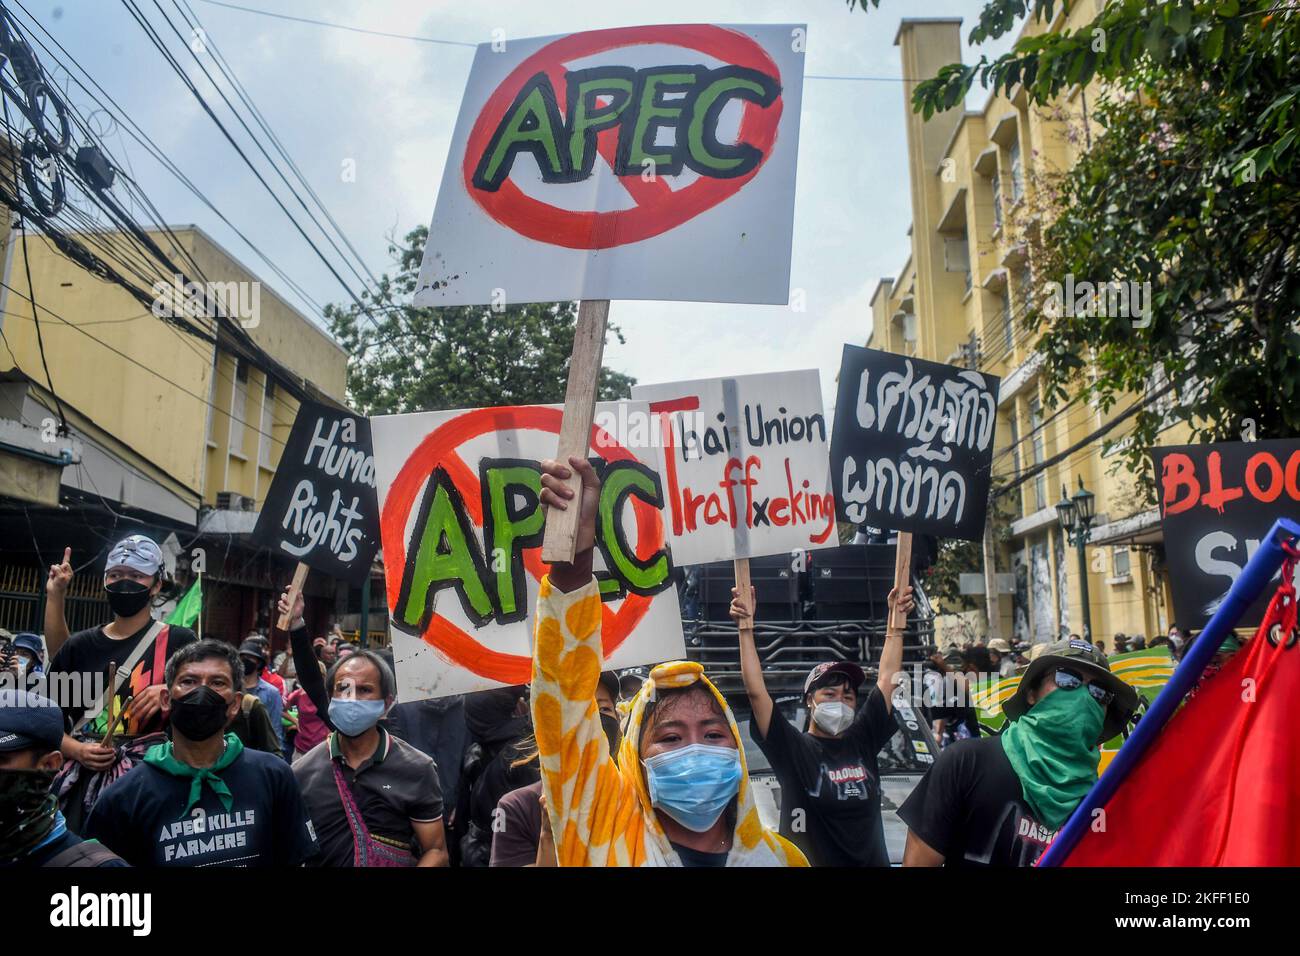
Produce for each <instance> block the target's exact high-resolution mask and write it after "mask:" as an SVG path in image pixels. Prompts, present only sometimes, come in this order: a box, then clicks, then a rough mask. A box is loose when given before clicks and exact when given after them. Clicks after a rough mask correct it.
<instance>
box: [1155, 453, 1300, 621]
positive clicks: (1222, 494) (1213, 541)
mask: <svg viewBox="0 0 1300 956" xmlns="http://www.w3.org/2000/svg"><path fill="white" fill-rule="evenodd" d="M1151 458H1152V460H1153V461H1154V463H1155V467H1156V490H1157V491H1158V492H1159V496H1160V525H1161V528H1162V529H1163V531H1164V537H1165V566H1166V568H1167V569H1168V574H1169V586H1170V587H1171V588H1172V589H1173V592H1174V615H1175V618H1176V620H1175V621H1174V623H1176V624H1177V625H1178V627H1179V629H1180V630H1182V631H1184V632H1186V631H1189V630H1191V631H1198V630H1200V629H1201V628H1203V627H1204V626H1205V624H1206V622H1207V621H1209V619H1210V618H1211V617H1212V616H1213V615H1214V612H1215V611H1217V610H1218V609H1219V605H1220V604H1221V603H1222V602H1223V599H1224V598H1225V597H1227V595H1228V588H1230V587H1231V586H1232V582H1234V581H1236V580H1237V578H1238V576H1239V575H1240V574H1241V570H1242V568H1244V567H1245V566H1246V562H1247V561H1249V560H1250V557H1251V555H1253V554H1254V553H1255V549H1256V548H1258V547H1259V542H1260V541H1261V540H1262V539H1263V538H1264V536H1265V535H1267V534H1268V529H1269V528H1271V527H1273V522H1274V521H1276V520H1277V519H1278V518H1293V519H1295V518H1300V439H1295V438H1281V439H1277V440H1274V441H1252V442H1218V443H1216V444H1213V445H1174V446H1168V447H1164V448H1153V449H1151ZM1275 580H1276V579H1275ZM1272 597H1273V588H1271V587H1269V588H1265V589H1264V593H1263V594H1262V595H1260V596H1259V598H1258V599H1257V600H1256V601H1255V603H1254V604H1253V605H1252V606H1251V607H1250V608H1249V609H1247V611H1246V613H1245V614H1244V615H1243V616H1242V617H1241V618H1240V619H1239V620H1238V621H1237V623H1236V626H1237V627H1258V626H1259V622H1260V621H1261V620H1263V618H1264V611H1265V609H1266V608H1267V607H1268V602H1269V601H1270V600H1271V599H1272Z"/></svg>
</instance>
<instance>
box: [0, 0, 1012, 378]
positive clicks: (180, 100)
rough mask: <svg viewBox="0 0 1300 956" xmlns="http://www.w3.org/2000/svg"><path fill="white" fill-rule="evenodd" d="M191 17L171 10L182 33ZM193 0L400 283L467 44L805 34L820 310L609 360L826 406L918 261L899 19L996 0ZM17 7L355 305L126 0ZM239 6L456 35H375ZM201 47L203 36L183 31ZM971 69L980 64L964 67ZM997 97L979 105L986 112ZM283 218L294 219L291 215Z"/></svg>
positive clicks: (694, 315) (181, 161)
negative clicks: (644, 35) (660, 31)
mask: <svg viewBox="0 0 1300 956" xmlns="http://www.w3.org/2000/svg"><path fill="white" fill-rule="evenodd" d="M176 2H177V0H159V4H160V5H161V7H162V8H163V9H164V10H166V11H167V12H168V13H169V14H171V15H172V17H173V18H174V20H175V21H176V22H177V23H178V24H179V23H180V20H179V16H178V14H177V10H176V6H175V4H176ZM179 2H180V3H181V6H182V7H185V5H186V4H187V3H188V9H190V10H192V11H193V13H194V14H195V15H196V16H197V18H198V20H199V21H200V22H201V24H202V27H203V29H204V30H205V31H206V34H207V36H208V38H209V39H210V41H211V42H212V43H213V44H214V45H215V47H216V48H217V49H219V50H220V52H221V53H222V54H224V56H225V58H226V60H227V61H228V62H229V64H230V66H231V67H232V68H233V70H234V72H235V74H236V75H237V76H238V78H239V79H240V80H241V81H242V83H243V84H244V86H245V88H246V89H247V91H248V93H249V95H250V96H251V97H252V99H253V101H254V102H255V103H256V105H257V106H258V108H259V109H260V111H261V113H262V114H263V116H264V117H265V118H266V120H267V121H268V123H269V124H270V125H271V126H272V128H273V129H274V130H275V132H276V135H277V136H278V137H279V139H280V141H281V142H282V143H283V145H284V147H285V149H286V150H287V151H288V153H289V154H290V155H291V156H292V157H293V158H294V160H295V162H296V163H297V165H298V166H299V167H300V168H301V170H302V172H303V174H304V175H305V176H306V177H307V178H308V180H309V181H310V182H311V184H312V186H313V187H314V189H315V190H316V192H317V193H318V194H319V195H320V197H321V199H322V200H323V201H324V203H325V205H326V206H327V207H328V208H329V209H330V211H331V212H332V214H333V215H334V217H335V218H336V219H337V220H338V222H339V223H340V225H341V226H342V227H343V229H344V230H345V231H346V233H347V234H348V237H349V238H350V239H351V241H352V243H353V244H354V245H355V246H356V248H357V249H358V251H359V252H360V254H361V256H362V257H363V258H364V259H365V262H366V264H367V265H368V266H369V268H370V270H371V271H372V272H374V273H376V274H378V273H380V272H381V271H383V270H385V269H389V268H390V263H389V261H388V258H387V251H386V240H385V237H386V236H387V235H388V234H390V233H396V234H398V235H401V234H404V233H405V232H406V231H407V230H408V229H410V228H411V227H413V226H415V225H417V224H422V223H423V224H427V223H428V221H429V219H430V217H431V214H432V212H433V207H434V202H435V200H436V197H437V191H438V185H439V183H440V181H441V178H442V171H443V166H444V163H445V161H446V159H447V152H448V146H449V141H450V137H451V133H452V129H453V126H454V123H455V118H456V113H457V109H458V107H459V105H460V100H461V94H462V92H463V90H464V87H465V81H466V77H467V76H468V71H469V67H470V63H471V61H472V59H473V55H474V50H473V46H472V45H473V44H476V43H481V42H486V41H490V40H491V39H493V37H494V31H502V32H501V33H499V34H495V35H497V36H504V37H505V38H506V39H507V42H508V40H509V38H510V37H527V36H539V35H549V34H556V33H567V32H575V31H580V30H586V29H593V28H602V27H612V26H627V25H636V24H641V23H647V22H651V23H675V22H713V23H723V24H725V23H797V22H806V23H807V24H808V48H807V60H806V74H807V77H808V78H807V80H806V82H805V84H804V95H803V118H802V126H801V131H800V142H799V165H798V185H797V192H796V201H795V222H794V248H793V266H792V274H791V287H792V288H793V289H799V290H803V292H804V295H805V296H806V304H807V308H806V311H805V312H804V313H801V314H799V313H793V312H791V311H790V310H789V309H787V308H783V307H769V306H735V305H710V304H698V303H674V302H615V303H614V304H613V306H612V309H611V319H612V320H613V321H615V322H617V323H619V324H620V325H621V326H622V328H623V331H624V334H625V336H626V338H627V344H626V345H621V346H620V345H618V344H617V343H615V342H611V344H610V346H609V347H608V348H607V349H606V362H607V363H608V364H610V365H612V366H613V367H615V368H617V369H619V370H621V371H624V372H628V373H630V374H632V375H635V376H636V377H637V378H638V379H639V380H640V381H642V382H655V381H664V380H672V379H679V378H696V377H703V376H710V375H718V374H743V373H748V372H763V371H775V370H779V369H789V368H807V367H816V368H819V369H821V372H822V386H823V391H824V392H825V393H826V394H827V397H828V399H829V398H830V390H831V389H832V388H833V376H834V373H835V370H836V368H837V367H838V364H839V354H840V345H841V344H842V343H843V342H845V341H853V342H861V341H863V340H864V339H865V337H866V334H867V330H868V326H869V302H868V300H869V297H870V295H871V292H872V290H873V289H874V288H875V285H876V282H877V280H878V279H879V277H881V276H889V275H893V273H894V271H895V270H896V269H897V268H898V267H900V266H901V265H902V263H903V261H904V260H905V258H906V255H907V236H906V230H907V228H908V224H909V222H910V219H911V213H910V204H909V199H908V184H907V169H906V163H905V144H904V126H903V124H904V102H903V93H902V86H901V84H900V82H899V81H898V80H899V77H900V76H901V73H900V65H899V57H898V49H897V48H896V47H895V46H894V45H893V39H894V35H895V32H896V31H897V28H898V23H899V19H900V18H901V17H902V16H904V15H907V16H911V17H938V16H960V17H963V18H964V21H965V22H964V24H963V28H962V29H963V35H966V34H968V33H969V31H970V27H971V26H972V25H973V23H974V21H975V18H976V16H977V15H978V11H979V9H980V8H981V6H982V0H884V3H883V4H882V9H880V10H873V11H871V12H870V13H865V14H864V13H862V12H861V11H855V12H850V11H849V10H848V9H847V7H846V5H845V3H844V2H843V0H806V2H795V0H747V2H740V0H658V2H657V3H656V4H654V6H653V8H648V7H646V8H643V7H642V6H641V5H639V4H636V3H633V2H629V0H623V2H619V3H608V2H606V3H596V2H592V0H568V2H566V3H563V4H558V3H533V2H524V0H512V2H482V0H480V2H475V3H472V4H470V3H463V2H456V3H451V2H445V0H418V2H416V0H367V2H365V3H364V4H362V3H355V2H347V0H312V2H291V0H232V3H231V4H219V3H217V2H215V0H179ZM23 6H24V7H25V9H26V10H27V11H29V12H30V14H31V16H32V17H34V18H35V19H36V20H37V21H38V22H39V23H40V24H42V25H43V26H44V27H45V28H47V29H48V30H50V31H51V32H52V33H53V34H54V36H55V37H56V38H57V39H58V41H59V42H60V43H61V44H62V45H63V46H64V47H66V49H67V51H68V53H69V54H70V55H71V56H72V57H73V58H75V60H76V62H77V63H78V64H80V66H81V67H83V68H84V69H85V70H86V71H87V72H88V73H89V74H90V75H91V76H92V77H94V79H95V80H96V81H98V83H99V84H101V85H102V86H103V87H104V88H105V90H107V92H108V93H109V94H110V95H111V96H112V98H113V99H114V100H116V102H117V103H118V104H119V105H120V106H121V108H122V109H123V110H124V111H125V112H126V113H127V114H129V115H130V117H131V118H132V119H133V120H134V121H135V122H136V123H138V124H139V125H140V127H142V128H143V130H144V131H145V132H146V133H147V134H148V135H149V136H150V137H151V138H152V139H153V140H154V141H155V142H157V143H158V145H159V146H160V147H162V149H164V150H165V151H166V152H167V153H168V154H169V155H171V157H172V158H173V159H174V161H175V162H176V164H177V165H178V166H179V167H180V168H181V169H182V170H183V171H184V172H185V174H186V175H187V176H189V177H190V178H191V179H192V180H193V181H194V182H195V183H196V184H197V185H198V186H199V188H200V189H201V190H202V191H203V192H205V193H206V194H207V195H208V196H209V197H210V199H211V200H212V201H213V203H214V204H216V205H217V206H219V207H220V208H221V210H222V211H223V212H224V213H225V215H226V216H227V217H228V218H229V219H230V220H231V222H233V223H234V224H235V225H237V226H238V227H239V228H240V229H241V230H242V231H244V232H245V233H246V234H247V236H248V237H249V238H250V239H251V240H252V241H253V243H254V244H256V245H257V246H259V247H260V248H261V249H263V250H264V251H266V252H267V253H268V255H269V256H270V257H271V258H272V259H273V260H275V261H276V263H277V264H278V265H279V266H280V267H281V268H282V269H283V270H284V271H285V272H287V273H288V274H289V275H291V276H292V277H293V278H294V279H295V280H296V281H297V282H298V283H300V284H301V285H302V286H303V287H304V288H305V289H306V290H307V291H308V293H309V294H310V295H311V296H312V298H314V299H315V300H316V301H317V302H319V303H325V302H341V301H344V300H345V298H346V294H345V293H344V291H343V289H342V288H341V287H340V285H339V284H338V282H337V280H335V279H334V278H333V276H331V275H330V273H329V271H328V270H327V269H326V268H325V266H324V265H322V263H321V262H320V260H319V259H317V258H316V257H315V255H314V253H313V252H312V251H311V250H310V248H309V247H308V246H307V244H306V243H305V242H304V241H303V239H302V237H301V236H300V235H299V234H298V233H297V231H296V230H295V229H294V227H293V226H292V225H291V224H290V223H289V221H288V219H287V218H286V216H285V215H284V214H283V213H282V212H281V211H280V210H279V209H278V208H277V207H276V206H275V205H274V203H273V201H272V200H271V199H270V198H269V196H268V195H267V194H266V192H265V191H264V190H263V188H262V186H261V185H259V184H258V182H257V180H256V179H255V177H254V176H253V174H252V173H251V172H249V170H248V169H247V168H246V167H245V166H243V165H242V163H241V161H240V160H239V159H238V156H237V154H236V153H235V151H234V150H233V148H232V147H231V146H230V144H229V143H228V142H226V141H225V140H224V138H222V137H221V134H220V133H219V132H218V131H217V129H216V127H215V125H214V124H213V123H212V121H211V119H210V118H209V117H208V116H207V115H206V114H205V113H203V112H202V110H201V108H200V107H199V106H198V104H197V103H196V101H195V99H194V97H193V95H192V94H191V93H190V91H189V90H188V89H187V88H186V87H185V86H184V85H183V84H182V82H181V80H180V78H179V77H178V76H176V74H175V73H174V72H172V70H171V68H170V67H169V66H168V65H167V64H166V62H165V61H164V60H163V57H162V55H161V53H160V52H159V51H158V50H157V49H156V48H155V47H154V46H153V45H152V44H151V43H150V42H149V40H148V39H147V38H146V35H145V33H144V31H143V30H142V28H141V26H140V25H139V24H138V23H137V22H136V21H135V20H134V19H133V18H132V16H131V14H130V12H129V11H128V9H127V7H126V6H124V5H123V4H122V3H119V2H116V0H58V2H49V0H23ZM233 6H243V7H247V8H250V10H251V9H256V10H262V11H270V12H273V13H278V14H282V15H285V16H289V17H304V18H311V19H315V20H323V21H329V22H331V23H336V24H345V25H348V26H352V27H360V28H364V29H367V30H372V31H379V32H385V33H396V34H405V35H411V36H418V37H425V38H433V39H436V40H441V41H446V42H422V41H419V40H412V39H399V38H390V37H384V36H376V35H368V34H363V33H357V32H351V31H348V30H343V29H334V28H329V27H324V26H319V25H314V24H310V23H305V22H296V21H293V20H287V19H279V18H275V17H271V16H266V15H260V14H258V13H255V12H250V10H239V9H234V8H232V7H233ZM138 9H139V10H140V11H141V12H142V13H143V14H144V15H145V16H146V17H147V18H148V19H149V20H150V21H151V23H152V24H153V25H154V26H155V27H156V28H157V29H158V30H159V31H160V32H162V33H163V34H164V35H165V36H166V37H167V39H168V41H169V47H170V49H171V50H172V51H173V54H174V55H175V56H176V57H177V58H178V59H179V60H181V62H183V63H184V64H185V65H186V69H187V73H188V74H189V75H190V77H191V78H192V80H193V82H194V83H195V84H196V85H197V86H198V88H199V89H200V90H201V91H202V92H203V93H204V95H205V96H206V97H208V98H209V100H210V101H211V102H212V103H213V104H214V108H215V109H217V110H218V115H220V116H221V117H222V119H223V121H225V122H227V124H228V126H229V127H230V128H231V129H232V131H233V132H236V133H238V137H237V138H239V139H240V142H241V144H246V143H247V141H246V139H245V138H244V137H243V134H242V131H241V130H239V129H238V127H237V124H234V122H233V121H232V120H231V118H230V116H229V114H228V113H227V112H226V111H225V108H224V106H222V105H221V104H220V99H219V97H218V96H217V94H216V93H215V91H214V90H213V88H212V87H211V85H210V84H209V81H208V80H207V79H206V77H205V76H204V74H203V72H202V71H201V69H200V67H199V65H198V63H196V62H195V59H194V58H192V57H191V56H190V55H189V50H187V49H186V48H185V46H183V45H182V43H181V40H180V39H178V38H177V36H176V35H175V34H174V33H172V32H171V31H170V29H169V28H168V27H167V26H166V24H165V23H164V21H163V19H162V16H161V14H160V13H159V11H158V7H157V6H155V4H154V3H153V0H139V2H138ZM17 12H18V13H19V14H20V16H21V10H19V11H17ZM185 33H186V35H187V37H188V35H189V31H188V29H186V30H185ZM37 35H39V33H38V34H37ZM42 39H44V38H43V37H42ZM200 45H201V44H200ZM1004 47H1005V43H1003V44H1000V45H999V49H993V50H990V51H989V52H991V53H996V52H1000V51H1001V49H1000V48H1004ZM40 52H41V51H40V50H39V48H38V53H40ZM974 55H976V54H973V53H972V52H971V51H969V50H968V51H967V59H968V61H969V60H970V59H972V58H973V56H974ZM42 61H43V64H44V65H45V68H46V70H47V72H50V73H52V74H53V75H54V77H55V79H56V82H58V83H59V85H60V87H63V86H64V85H65V79H66V75H65V73H64V71H63V70H61V69H60V68H59V67H58V66H57V64H56V63H54V62H51V61H50V59H49V58H47V57H46V56H44V55H43V54H42ZM821 77H859V78H860V77H870V78H872V79H828V78H821ZM83 79H84V77H83ZM68 95H69V96H70V98H71V99H72V100H73V101H74V102H75V103H76V104H77V105H78V107H79V108H80V109H81V111H82V112H83V113H91V112H93V111H95V109H96V104H95V103H94V102H93V101H92V100H91V99H90V98H89V97H88V96H86V95H84V94H83V93H81V91H79V90H78V89H77V88H76V87H75V86H72V87H70V89H69V94H68ZM983 99H984V93H983V92H982V91H978V95H976V94H972V98H971V105H972V106H976V105H978V103H980V102H982V101H983ZM97 125H98V126H99V128H100V129H101V130H102V131H103V132H104V133H105V137H104V140H105V143H106V145H107V146H108V148H109V149H110V151H111V152H112V153H113V155H114V157H115V158H116V159H117V160H118V161H119V162H120V163H121V164H122V165H123V166H124V167H126V168H127V169H128V170H129V171H130V172H131V174H132V175H133V177H134V178H135V180H136V181H137V182H138V183H140V185H141V186H142V187H143V189H144V190H145V192H146V193H148V195H149V196H150V197H151V198H152V199H153V201H154V203H155V204H156V205H157V207H158V208H159V209H160V210H161V211H162V214H163V216H164V217H165V218H166V219H167V220H169V221H170V222H173V223H190V222H193V223H197V224H199V225H200V226H202V227H203V228H204V229H205V230H207V231H208V232H209V233H211V234H212V235H213V236H214V237H215V238H216V239H217V240H218V241H219V242H221V243H222V244H223V245H224V246H225V247H226V248H227V249H229V250H230V251H231V252H232V253H234V254H235V255H236V257H238V258H239V259H241V260H242V261H243V262H244V263H245V265H247V266H248V267H250V268H251V269H252V270H253V271H254V272H256V273H258V274H259V275H260V276H261V277H262V278H263V280H264V281H266V282H267V283H268V284H270V285H272V286H273V287H275V288H276V289H277V291H279V292H281V293H282V294H285V295H286V297H288V298H289V299H290V300H291V301H295V302H296V303H297V300H295V298H294V296H293V295H292V294H291V293H290V292H289V290H288V289H286V288H285V287H284V284H283V283H282V282H281V281H279V280H278V279H276V278H275V277H274V276H273V274H272V273H271V270H270V269H269V268H268V267H267V265H266V264H265V263H264V262H263V261H262V260H261V259H260V258H259V257H258V256H257V254H256V253H254V252H253V251H252V250H251V249H249V248H248V246H247V245H245V243H244V242H243V241H242V240H241V239H239V237H238V236H236V235H235V234H234V232H233V231H232V230H231V229H229V228H228V227H227V226H225V225H224V224H223V223H221V222H220V221H219V220H218V219H217V218H216V217H215V216H214V214H213V213H212V212H211V211H210V210H208V209H207V208H205V207H204V205H203V204H202V203H201V202H200V201H199V200H198V199H196V198H195V197H194V196H193V195H192V194H191V193H190V192H188V191H187V190H186V189H185V188H184V187H183V186H181V185H180V184H179V183H178V182H177V181H176V179H175V178H174V177H173V176H172V175H171V174H170V173H169V172H167V171H166V170H165V169H163V168H162V167H161V166H160V165H159V164H158V163H157V162H155V161H154V160H153V159H152V158H151V157H150V156H149V154H148V153H147V152H146V151H145V150H144V149H142V148H141V147H140V146H139V145H138V144H137V143H136V142H135V141H134V140H132V139H131V138H130V136H129V135H128V134H127V133H126V132H125V131H124V130H123V129H122V124H121V123H117V122H113V121H112V120H111V119H109V118H108V117H106V116H104V115H103V114H100V116H99V117H98V119H97ZM245 149H246V150H248V149H250V147H248V146H247V145H245ZM250 155H251V153H250ZM259 159H260V157H259ZM263 168H264V169H265V164H263ZM350 169H355V180H354V181H348V179H349V177H347V176H345V171H346V170H350ZM282 192H283V191H282ZM289 204H290V205H291V208H295V209H296V208H297V207H296V203H294V201H293V200H289ZM318 242H320V240H319V238H318ZM321 244H322V246H323V245H324V244H323V243H321ZM325 248H328V247H325ZM335 258H337V257H335ZM345 274H346V273H345ZM353 285H354V287H355V286H357V285H358V283H356V282H355V280H354V281H353ZM303 308H304V311H310V307H307V306H303Z"/></svg>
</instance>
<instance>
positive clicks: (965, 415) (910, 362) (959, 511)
mask: <svg viewBox="0 0 1300 956" xmlns="http://www.w3.org/2000/svg"><path fill="white" fill-rule="evenodd" d="M839 381H840V387H839V396H838V399H837V401H836V403H835V425H834V428H833V429H832V432H831V483H832V487H833V488H834V490H835V514H836V517H837V518H839V520H840V521H847V522H850V523H852V524H858V525H860V524H869V525H872V526H874V527H877V528H889V529H892V530H895V531H911V532H914V533H923V534H932V535H935V536H936V537H939V538H965V539H967V540H970V541H976V540H979V539H980V538H981V537H983V535H984V516H985V513H986V512H987V510H988V498H989V474H990V471H991V469H992V466H993V437H994V431H995V428H996V425H997V407H998V379H997V377H996V376H993V375H986V374H984V373H983V372H975V371H972V370H970V369H964V368H957V367H955V366H951V365H941V364H939V363H938V362H926V361H922V360H921V359H916V358H912V357H910V356H906V355H895V354H893V353H892V352H878V351H876V350H875V349H864V348H859V347H858V346H856V345H846V346H844V357H843V359H842V361H841V363H840V380H839Z"/></svg>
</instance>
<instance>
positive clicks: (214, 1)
mask: <svg viewBox="0 0 1300 956" xmlns="http://www.w3.org/2000/svg"><path fill="white" fill-rule="evenodd" d="M200 2H201V3H207V4H210V5H212V6H214V7H225V8H226V9H227V10H239V11H242V12H243V13H255V14H257V15H258V16H263V17H271V18H272V19H275V20H292V21H293V22H295V23H306V24H310V25H311V26H316V27H332V28H333V29H335V30H346V31H348V32H349V33H365V34H368V35H370V36H377V37H388V38H389V39H392V40H415V41H417V42H419V43H436V44H440V45H442V46H459V47H469V48H470V49H471V50H472V49H474V48H476V47H477V46H478V44H477V43H467V42H465V41H463V40H440V39H438V38H436V37H421V36H413V35H412V34H409V33H386V32H384V31H383V30H368V29H366V28H364V27H353V26H348V25H347V24H346V23H333V22H331V21H329V20H313V19H312V18H310V17H295V16H290V15H289V14H287V13H275V12H273V11H271V10H258V9H256V8H254V7H243V6H240V5H239V4H235V3H220V2H218V0H200Z"/></svg>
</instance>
